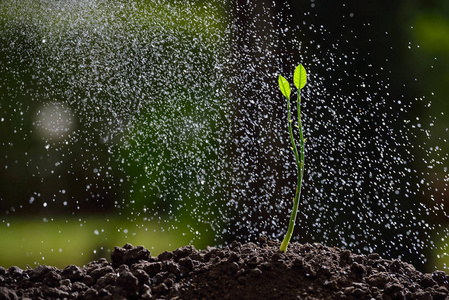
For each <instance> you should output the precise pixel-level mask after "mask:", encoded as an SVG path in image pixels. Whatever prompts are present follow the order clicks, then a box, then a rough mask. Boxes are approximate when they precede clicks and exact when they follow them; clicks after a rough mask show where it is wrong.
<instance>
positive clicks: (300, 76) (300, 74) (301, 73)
mask: <svg viewBox="0 0 449 300" xmlns="http://www.w3.org/2000/svg"><path fill="white" fill-rule="evenodd" d="M293 82H294V83H295V86H296V88H297V89H298V90H300V89H302V88H303V87H304V86H305V85H306V82H307V73H306V69H305V68H304V67H303V65H302V64H299V66H297V67H296V69H295V73H294V75H293Z"/></svg>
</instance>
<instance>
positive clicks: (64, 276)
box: [0, 238, 449, 300]
mask: <svg viewBox="0 0 449 300" xmlns="http://www.w3.org/2000/svg"><path fill="white" fill-rule="evenodd" d="M278 249H279V243H278V242H274V241H267V240H266V239H263V238H262V239H261V240H260V242H259V244H254V243H247V244H241V243H238V242H233V243H231V244H230V245H229V246H226V247H224V248H208V249H207V250H202V251H198V250H196V249H195V248H193V247H192V246H185V247H181V248H179V249H177V250H175V251H173V252H168V251H167V252H164V253H161V254H160V255H159V256H157V257H154V256H151V254H150V251H149V250H147V249H145V248H143V247H133V246H132V245H130V244H126V245H125V246H124V247H116V248H115V249H114V251H113V252H112V253H111V262H108V261H107V260H106V259H100V260H97V261H93V262H91V263H89V264H88V265H87V266H85V267H82V268H81V267H78V266H75V265H69V266H67V267H66V268H65V269H63V270H60V269H57V268H55V267H49V266H45V265H41V266H38V267H36V268H35V269H27V270H22V269H20V268H18V267H11V268H9V269H5V268H2V267H0V299H26V298H30V299H422V300H424V299H449V296H448V295H449V291H448V289H449V282H448V280H449V276H448V275H446V273H445V272H442V271H435V272H433V273H431V274H423V273H421V272H419V271H417V270H416V269H415V268H414V267H413V266H412V265H410V264H407V263H404V262H401V261H399V260H393V261H391V260H385V259H382V258H381V257H380V256H379V255H378V254H370V255H367V256H365V255H356V254H353V253H351V252H350V251H348V250H343V249H339V248H331V247H326V246H323V245H321V244H304V245H303V244H296V243H293V244H291V245H290V246H289V249H288V251H287V252H286V253H281V252H279V251H278Z"/></svg>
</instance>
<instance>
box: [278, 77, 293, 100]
mask: <svg viewBox="0 0 449 300" xmlns="http://www.w3.org/2000/svg"><path fill="white" fill-rule="evenodd" d="M279 88H280V89H281V92H282V95H284V96H285V98H287V99H290V92H291V89H290V84H289V83H288V81H287V79H285V78H284V77H282V76H281V75H279Z"/></svg>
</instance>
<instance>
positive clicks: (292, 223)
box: [279, 90, 304, 252]
mask: <svg viewBox="0 0 449 300" xmlns="http://www.w3.org/2000/svg"><path fill="white" fill-rule="evenodd" d="M300 92H301V90H298V101H297V107H298V128H299V141H300V147H301V158H300V157H299V155H298V149H297V148H296V144H295V140H294V138H293V129H292V122H293V120H291V118H290V98H289V97H288V98H287V111H288V130H289V132H290V140H291V142H292V146H293V147H292V148H293V152H294V154H295V160H296V167H297V169H298V183H297V186H296V192H295V198H294V200H293V210H292V214H291V216H290V222H289V225H288V229H287V233H286V234H285V238H284V240H283V241H282V244H281V247H280V248H279V250H280V251H282V252H285V251H287V246H288V243H289V242H290V239H291V237H292V235H293V229H294V227H295V221H296V214H297V212H298V206H299V197H300V195H301V183H302V177H303V173H304V138H303V133H302V124H301V109H300V107H299V106H300V105H299V104H300V103H301V95H300Z"/></svg>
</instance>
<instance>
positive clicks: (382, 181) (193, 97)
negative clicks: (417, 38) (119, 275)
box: [0, 0, 449, 267]
mask: <svg viewBox="0 0 449 300" xmlns="http://www.w3.org/2000/svg"><path fill="white" fill-rule="evenodd" d="M112 2H113V3H114V4H115V5H112V4H111V3H110V2H106V1H100V0H98V1H94V0H83V1H24V2H23V4H20V5H17V2H16V1H9V0H5V1H2V3H1V4H0V12H1V13H0V24H1V26H0V57H1V61H0V89H1V93H0V134H1V137H2V140H1V141H0V170H1V171H0V179H1V181H2V183H1V186H0V209H1V211H0V216H1V217H0V218H1V220H2V223H3V224H7V226H8V227H14V220H15V219H14V218H15V217H17V218H19V217H20V216H26V215H35V214H37V215H38V216H39V217H42V218H45V219H46V220H48V222H49V223H52V222H57V221H62V222H65V223H68V222H78V224H79V225H80V229H79V230H82V228H83V227H84V226H87V225H88V224H89V222H90V221H86V219H88V216H89V215H90V214H91V213H107V216H108V219H105V221H104V224H102V225H98V224H95V226H94V227H91V228H90V229H88V230H89V234H90V236H92V238H94V237H95V238H97V237H98V238H101V239H103V238H104V237H105V236H106V233H107V232H108V229H105V228H107V227H108V223H110V222H112V221H110V220H109V217H111V216H116V217H117V218H122V219H126V220H127V221H128V223H127V224H126V225H123V227H118V228H114V231H115V232H116V233H117V232H118V233H119V234H121V235H123V237H124V238H125V239H131V238H133V237H134V236H136V235H138V233H136V232H137V231H139V232H141V229H143V230H145V231H149V232H156V231H157V232H162V233H165V232H174V233H175V235H179V236H186V235H187V236H188V239H187V242H190V243H194V244H195V243H197V242H198V241H200V240H202V239H204V240H207V241H209V243H215V244H216V245H219V244H222V243H224V242H225V241H229V240H231V239H240V240H245V241H247V240H255V239H257V237H258V236H259V235H261V234H268V236H269V237H270V238H277V239H280V238H282V235H283V233H284V231H285V228H286V224H287V222H288V214H289V209H290V208H291V199H292V198H293V193H294V190H293V188H292V187H294V183H295V178H296V170H295V164H294V158H293V156H292V154H291V151H290V148H289V147H290V146H289V136H288V131H287V125H286V123H285V116H284V112H285V105H286V104H285V101H284V99H283V97H282V95H281V94H280V92H279V90H278V89H277V76H278V74H279V73H282V74H292V71H293V70H288V69H285V68H284V66H292V65H297V64H298V63H303V64H304V66H305V67H306V68H307V70H308V73H310V81H309V82H310V84H309V85H308V86H307V87H306V88H305V89H304V91H303V96H302V105H303V107H302V113H303V116H302V118H303V128H304V135H305V136H304V137H305V138H307V143H306V157H307V159H306V172H305V176H304V182H303V190H302V191H303V195H302V196H301V199H302V200H301V202H300V208H299V215H298V221H297V230H296V232H295V234H294V235H293V240H297V241H302V242H305V241H308V242H311V241H317V242H322V243H324V244H327V245H334V246H339V247H345V248H348V249H351V250H353V251H357V252H363V253H366V252H378V253H380V254H381V255H383V256H384V257H386V258H388V257H392V258H395V257H403V258H404V259H406V260H410V261H413V262H414V263H418V264H422V265H424V264H426V263H427V260H428V259H429V256H432V257H433V256H435V254H434V252H432V251H436V250H438V249H437V248H438V247H439V246H438V245H436V244H434V236H432V235H435V234H436V233H438V234H439V235H441V236H442V237H443V238H444V237H446V236H447V234H448V230H447V228H445V227H443V226H442V225H440V224H439V223H438V222H437V221H435V220H438V218H437V217H446V211H445V200H444V199H445V198H446V192H447V191H446V189H447V185H448V178H449V177H448V172H447V168H446V167H444V166H445V165H447V157H448V154H447V153H445V152H444V151H443V150H442V149H441V146H440V143H441V144H443V143H447V141H446V139H445V137H440V139H439V140H438V141H435V140H434V139H433V137H432V127H433V124H434V123H438V121H439V118H445V116H444V115H442V116H432V115H428V117H426V118H424V117H422V116H423V115H426V113H425V112H426V109H427V107H428V105H429V106H430V104H431V102H430V100H428V99H427V98H425V96H417V97H415V99H409V98H406V97H404V98H400V99H398V98H396V96H392V95H390V87H391V85H392V84H397V83H392V82H390V77H389V76H390V75H389V74H390V70H388V69H384V67H383V66H379V65H371V64H370V60H369V59H367V58H369V56H370V54H369V53H359V50H358V49H357V48H355V47H356V45H357V42H358V41H359V40H362V39H363V42H365V43H369V42H370V37H369V36H366V37H357V36H352V37H351V39H352V40H348V37H343V36H339V33H336V32H332V30H330V29H327V28H325V27H324V26H322V25H321V24H314V23H312V22H313V15H312V13H311V12H310V11H307V10H305V11H304V12H303V13H302V14H303V17H304V20H305V21H304V22H303V23H302V25H301V26H297V27H296V26H292V22H291V19H293V18H294V17H298V16H294V15H292V12H291V9H290V7H289V6H288V5H287V4H285V3H282V2H276V1H274V2H269V3H268V2H267V3H252V2H253V1H248V2H247V3H246V4H241V3H240V4H237V3H236V2H237V1H225V0H216V1H185V0H183V1H178V0H176V1H164V0H151V1H146V2H145V4H142V3H141V2H139V1H136V2H129V3H122V2H120V1H117V2H115V1H112ZM239 2H242V1H239ZM250 2H251V3H250ZM312 2H313V1H312ZM314 6H315V4H314V3H312V6H311V8H310V9H313V7H314ZM300 17H301V16H300ZM355 17H356V16H355V15H354V14H353V13H348V18H355ZM365 26H366V27H367V28H369V27H370V25H369V24H366V25H365ZM385 34H386V35H387V33H385ZM311 37H319V39H312V38H311ZM326 39H329V40H332V46H331V47H327V46H325V45H327V44H328V43H324V41H325V40H326ZM348 43H353V44H354V45H355V46H354V47H353V48H352V50H351V51H349V52H342V47H341V45H344V44H348ZM387 46H388V45H387ZM387 46H386V47H387ZM408 46H410V45H404V47H405V48H406V47H408ZM414 48H416V47H414ZM345 49H347V48H345ZM410 51H411V50H410ZM392 53H393V52H392ZM394 58H395V57H394V56H393V54H392V57H390V59H394ZM365 62H366V63H365ZM353 64H365V68H364V69H363V70H360V71H358V72H356V73H350V72H348V71H347V69H350V68H349V67H350V66H351V65H353ZM351 70H352V69H351ZM287 79H288V80H290V81H291V77H289V78H287ZM349 79H350V81H349ZM349 82H351V84H352V83H353V82H358V84H356V85H353V86H350V84H349ZM401 84H402V83H401ZM407 89H408V86H406V85H404V90H407ZM404 93H405V91H404ZM417 108H418V109H417ZM417 110H420V111H419V113H420V114H419V116H418V115H414V113H415V114H416V113H417V112H416V111H417ZM423 111H424V114H423ZM427 111H429V110H427ZM293 114H294V112H293ZM446 133H447V130H446ZM446 135H447V134H446ZM446 138H447V137H446ZM423 141H424V142H423ZM418 143H419V144H418ZM424 199H430V200H424ZM67 216H70V217H71V218H70V219H69V218H68V217H67ZM103 225H104V227H96V226H103ZM5 226H6V225H5ZM128 226H132V227H128ZM64 239H65V240H67V241H68V244H67V246H66V247H70V240H71V237H70V236H64ZM99 241H100V242H99V243H101V241H104V240H99ZM151 243H152V242H151V241H148V243H147V244H146V245H145V246H147V247H148V248H151V247H152V245H151ZM43 244H44V245H45V243H44V242H43ZM167 245H169V243H167ZM179 246H181V245H179ZM55 249H59V252H60V253H65V252H66V249H65V248H60V247H58V248H55ZM102 251H104V249H103V247H101V248H100V247H99V248H97V250H93V251H89V252H93V253H95V254H97V253H98V252H102ZM45 255H46V257H47V260H48V256H49V253H46V254H45ZM41 256H42V255H41ZM443 256H444V255H443ZM443 256H442V257H443ZM443 258H444V257H443ZM432 259H433V260H435V259H434V258H432ZM42 260H43V257H42ZM37 263H42V262H39V261H38V262H37ZM67 263H70V262H67ZM431 264H432V266H431V267H433V265H436V264H439V263H437V262H434V261H432V262H431ZM418 267H420V266H418ZM440 267H441V264H440Z"/></svg>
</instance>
